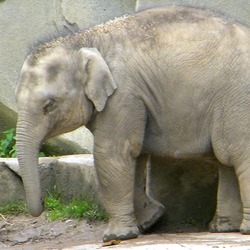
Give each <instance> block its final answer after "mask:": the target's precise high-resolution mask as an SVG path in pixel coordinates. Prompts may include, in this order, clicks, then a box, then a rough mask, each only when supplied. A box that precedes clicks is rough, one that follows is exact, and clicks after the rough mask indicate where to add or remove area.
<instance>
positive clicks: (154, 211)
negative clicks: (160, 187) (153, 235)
mask: <svg viewBox="0 0 250 250" xmlns="http://www.w3.org/2000/svg"><path fill="white" fill-rule="evenodd" d="M165 211H166V208H165V207H164V206H163V205H162V204H161V203H159V202H157V201H155V200H152V199H149V200H147V201H146V202H144V204H143V206H142V207H141V208H137V209H135V217H136V219H137V222H138V226H139V228H140V230H141V231H142V232H144V231H146V230H147V229H149V228H150V227H151V226H153V225H154V224H155V223H156V222H157V221H158V220H159V219H160V218H161V217H162V215H163V214H164V213H165Z"/></svg>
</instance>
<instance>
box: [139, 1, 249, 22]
mask: <svg viewBox="0 0 250 250" xmlns="http://www.w3.org/2000/svg"><path fill="white" fill-rule="evenodd" d="M175 5H176V6H177V5H182V6H189V7H199V8H205V9H210V10H214V11H217V12H219V13H222V14H224V15H226V16H227V17H231V18H234V19H235V20H237V21H239V22H242V23H245V24H247V25H249V26H250V1H248V0H237V1H236V0H137V2H136V11H141V10H144V9H148V8H152V7H157V6H175Z"/></svg>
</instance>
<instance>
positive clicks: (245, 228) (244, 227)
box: [240, 220, 250, 234]
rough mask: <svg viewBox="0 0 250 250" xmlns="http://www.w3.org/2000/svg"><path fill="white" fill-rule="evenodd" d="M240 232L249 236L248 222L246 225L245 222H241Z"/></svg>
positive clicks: (249, 227)
mask: <svg viewBox="0 0 250 250" xmlns="http://www.w3.org/2000/svg"><path fill="white" fill-rule="evenodd" d="M240 232H241V233H242V234H250V226H249V222H248V223H247V222H246V220H243V222H242V224H241V226H240Z"/></svg>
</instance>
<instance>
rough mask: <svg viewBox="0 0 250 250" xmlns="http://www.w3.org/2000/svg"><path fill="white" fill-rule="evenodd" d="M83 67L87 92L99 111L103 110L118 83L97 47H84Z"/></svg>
mask: <svg viewBox="0 0 250 250" xmlns="http://www.w3.org/2000/svg"><path fill="white" fill-rule="evenodd" d="M78 53H79V54H80V58H81V59H80V60H81V67H82V69H83V70H84V71H85V72H84V73H86V74H87V78H86V79H87V80H86V83H85V94H86V96H87V97H88V98H89V99H90V100H91V101H92V102H93V104H94V106H95V108H96V110H97V111H98V112H100V111H102V110H103V109H104V107H105V104H106V102H107V100H108V97H109V96H111V95H112V94H113V92H114V91H115V89H116V88H117V85H116V83H115V81H114V79H113V76H112V74H111V72H110V70H109V67H108V65H107V63H106V62H105V60H104V59H103V57H102V55H101V54H100V52H99V51H98V50H97V49H95V48H82V49H80V50H79V52H78Z"/></svg>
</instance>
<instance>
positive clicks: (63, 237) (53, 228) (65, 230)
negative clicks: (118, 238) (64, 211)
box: [0, 215, 107, 250]
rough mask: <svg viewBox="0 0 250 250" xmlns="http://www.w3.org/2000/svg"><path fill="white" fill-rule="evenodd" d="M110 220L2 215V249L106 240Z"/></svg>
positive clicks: (49, 247)
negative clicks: (61, 219)
mask: <svg viewBox="0 0 250 250" xmlns="http://www.w3.org/2000/svg"><path fill="white" fill-rule="evenodd" d="M106 226H107V223H106V222H103V221H94V222H89V221H86V220H81V221H80V220H71V219H70V220H65V221H53V222H50V221H48V220H46V217H45V215H41V216H40V217H37V218H34V217H31V216H28V215H27V216H26V215H19V216H2V215H0V249H11V250H14V249H23V250H29V249H30V250H31V249H32V250H36V249H39V250H41V249H46V250H52V249H53V250H59V249H63V248H66V247H70V246H77V245H83V244H87V243H100V242H102V234H103V232H104V230H105V228H106Z"/></svg>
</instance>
